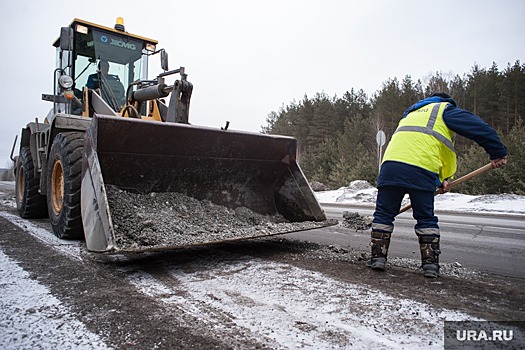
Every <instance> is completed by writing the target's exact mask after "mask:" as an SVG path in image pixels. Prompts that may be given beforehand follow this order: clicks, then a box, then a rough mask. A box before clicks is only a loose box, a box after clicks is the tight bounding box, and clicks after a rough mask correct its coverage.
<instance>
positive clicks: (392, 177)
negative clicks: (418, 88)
mask: <svg viewBox="0 0 525 350" xmlns="http://www.w3.org/2000/svg"><path fill="white" fill-rule="evenodd" d="M454 134H459V135H461V136H464V137H466V138H469V139H471V140H474V141H475V142H476V143H477V144H478V145H480V146H481V147H483V148H484V149H485V151H486V152H487V153H488V155H489V157H490V160H491V165H492V167H493V168H500V167H502V166H504V165H505V164H506V163H507V148H506V147H505V146H504V145H503V143H502V142H501V140H500V138H499V136H498V134H497V132H496V131H495V130H494V129H493V128H491V127H490V126H489V125H488V124H486V123H485V122H484V121H483V120H482V119H481V118H480V117H478V116H476V115H475V114H473V113H471V112H469V111H466V110H463V109H461V108H458V106H457V103H456V101H454V100H453V99H452V98H451V97H450V96H449V95H447V94H445V93H442V92H437V93H434V94H432V95H431V96H430V97H428V98H426V99H423V100H421V101H419V102H417V103H415V104H414V105H412V106H410V107H409V108H408V109H407V110H406V111H405V112H404V113H403V117H402V118H401V121H400V122H399V125H398V127H397V129H396V131H395V132H394V134H393V135H392V138H391V140H390V142H389V144H388V146H387V149H386V150H385V154H384V157H383V163H382V165H381V169H380V172H379V176H378V180H377V188H378V193H377V200H376V208H375V212H374V217H373V221H372V232H371V247H372V256H371V258H370V259H369V260H368V261H367V266H369V267H371V268H372V269H374V270H380V271H381V270H384V269H385V265H386V261H387V256H388V247H389V245H390V237H391V235H392V232H393V231H394V220H395V217H396V216H397V214H399V211H400V208H401V202H402V200H403V198H404V196H405V194H408V195H409V197H410V202H411V204H412V210H413V216H414V219H416V221H417V222H416V225H415V231H416V235H417V236H418V239H419V246H420V251H421V261H422V265H421V267H422V269H423V275H424V276H425V277H429V278H434V277H438V276H439V254H440V252H441V251H440V245H439V243H440V232H439V226H438V218H437V217H436V216H435V215H434V192H435V190H436V187H441V189H442V190H443V191H444V192H447V191H448V190H449V189H448V180H449V179H451V178H452V176H453V175H454V173H455V172H456V153H455V151H454V142H453V137H454Z"/></svg>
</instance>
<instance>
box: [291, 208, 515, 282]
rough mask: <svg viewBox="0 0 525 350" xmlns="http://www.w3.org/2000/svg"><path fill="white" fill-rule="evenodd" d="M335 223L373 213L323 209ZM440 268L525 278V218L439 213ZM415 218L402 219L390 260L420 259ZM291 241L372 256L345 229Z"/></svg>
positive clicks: (362, 237) (362, 236) (364, 241)
mask: <svg viewBox="0 0 525 350" xmlns="http://www.w3.org/2000/svg"><path fill="white" fill-rule="evenodd" d="M323 209H324V210H325V213H326V214H327V216H328V217H329V218H331V219H337V220H343V212H344V211H350V212H358V213H359V214H361V215H372V213H373V209H372V208H364V207H356V206H346V205H339V204H337V205H331V204H324V205H323ZM436 214H437V215H438V217H439V225H440V229H441V250H442V254H441V256H440V259H441V261H442V262H450V263H459V264H461V266H463V267H466V268H472V269H476V270H481V271H486V272H489V273H493V274H497V275H502V276H509V277H518V278H525V218H523V217H518V216H497V215H479V214H464V213H461V214H458V213H440V212H436ZM411 215H412V214H411V212H406V213H403V214H401V215H399V216H398V218H397V219H396V222H395V229H394V234H393V235H392V242H391V246H390V251H389V256H390V257H407V258H416V259H419V245H418V242H417V238H416V235H415V233H414V228H413V227H414V224H415V220H414V219H413V218H412V216H411ZM287 236H288V237H293V238H297V239H304V240H309V241H315V242H317V243H322V244H336V245H340V246H344V247H350V248H352V249H356V250H364V251H368V250H369V246H368V245H369V243H370V235H369V232H365V231H356V230H352V229H347V228H343V227H341V226H335V227H329V228H325V229H320V230H312V231H305V232H296V233H292V234H288V235H287Z"/></svg>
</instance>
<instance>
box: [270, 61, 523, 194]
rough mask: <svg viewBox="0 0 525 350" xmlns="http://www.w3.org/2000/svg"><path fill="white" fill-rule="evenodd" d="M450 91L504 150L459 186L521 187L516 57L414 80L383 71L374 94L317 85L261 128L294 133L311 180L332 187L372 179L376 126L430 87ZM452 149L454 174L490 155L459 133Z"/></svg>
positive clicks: (386, 127)
mask: <svg viewBox="0 0 525 350" xmlns="http://www.w3.org/2000/svg"><path fill="white" fill-rule="evenodd" d="M436 91H441V92H445V93H448V94H449V95H450V96H452V97H453V98H454V100H455V101H456V102H457V103H458V106H459V107H460V108H463V109H466V110H469V111H471V112H473V113H474V114H476V115H478V116H480V117H481V118H482V119H483V120H484V121H485V122H486V123H487V124H489V125H490V126H492V127H493V128H494V129H496V130H497V131H498V133H499V135H500V137H501V139H502V141H503V143H504V144H505V145H506V147H507V149H508V150H509V161H508V164H507V166H506V167H504V168H503V169H497V170H494V171H490V172H488V173H485V174H483V175H481V176H478V177H476V178H473V179H472V180H469V181H467V182H465V183H463V184H462V185H461V187H460V189H459V190H460V191H461V192H462V193H466V194H489V193H494V194H497V193H515V194H521V195H525V176H524V175H523V171H524V170H525V122H524V121H523V116H524V113H525V64H522V63H521V62H520V61H519V60H518V61H516V62H515V63H514V64H510V63H509V64H507V67H505V68H504V69H502V70H500V69H499V68H498V67H497V65H496V64H495V63H493V65H492V67H490V68H488V69H487V68H482V67H480V66H479V65H477V64H474V66H473V67H472V68H471V70H470V72H469V73H466V74H463V76H460V75H455V76H451V77H447V76H444V75H443V74H442V73H440V72H436V73H434V74H433V75H431V76H429V77H428V78H427V79H425V83H423V82H422V81H421V79H419V80H417V81H414V80H413V79H412V78H411V77H410V75H407V76H405V77H404V78H403V80H401V81H400V80H398V79H397V78H389V79H388V80H386V81H385V82H384V83H383V84H382V86H381V88H380V89H379V90H378V91H376V92H375V93H374V94H373V95H372V96H370V97H369V96H367V95H366V94H365V92H364V91H363V90H362V89H360V90H356V89H354V88H352V89H351V90H350V91H347V92H345V93H344V94H343V95H342V96H341V97H338V96H333V97H330V96H327V95H326V94H325V93H323V92H319V93H316V94H315V96H313V97H308V96H306V95H305V96H304V97H303V99H302V100H300V101H292V102H291V103H289V104H288V105H283V106H282V107H281V108H280V109H279V110H278V111H277V112H276V111H272V112H270V113H269V114H268V117H267V119H266V122H267V125H266V126H263V127H262V132H263V133H267V134H280V135H288V136H293V137H295V138H297V140H298V145H299V149H298V161H299V163H300V165H301V168H302V169H303V171H304V173H305V175H306V177H307V178H308V179H309V180H310V181H314V180H315V181H319V182H321V183H323V184H325V185H328V186H329V187H331V188H338V187H341V186H347V185H348V184H349V182H351V181H353V180H366V181H368V182H370V183H371V184H374V185H375V183H376V179H377V174H378V169H379V159H380V154H379V147H378V144H377V142H376V134H377V132H378V131H379V130H382V131H384V132H385V134H386V141H387V143H386V144H385V145H384V146H383V148H382V150H383V151H384V149H385V148H386V146H387V144H388V141H389V139H390V137H391V135H392V133H393V132H394V131H395V129H396V127H397V124H398V122H399V120H400V119H401V116H402V114H403V112H404V111H405V109H406V108H408V107H409V106H411V105H412V104H414V103H415V102H417V101H419V100H421V99H423V98H425V97H428V96H429V95H430V94H431V93H432V92H436ZM455 148H456V152H457V155H458V172H457V173H456V178H457V177H460V176H462V175H464V174H467V173H469V172H471V171H473V170H475V169H477V168H480V167H481V166H483V165H485V164H487V163H488V162H489V158H488V155H487V154H486V153H485V151H484V150H483V149H482V148H481V147H479V146H478V145H477V144H475V143H474V142H473V141H471V140H468V139H466V138H464V137H461V136H456V138H455Z"/></svg>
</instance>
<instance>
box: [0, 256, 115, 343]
mask: <svg viewBox="0 0 525 350" xmlns="http://www.w3.org/2000/svg"><path fill="white" fill-rule="evenodd" d="M0 310H2V312H0V348H1V349H5V350H10V349H13V350H14V349H75V350H76V349H79V350H82V349H86V350H92V349H93V350H102V349H108V347H107V346H106V344H105V343H104V342H103V341H102V340H101V339H100V338H99V336H98V335H96V334H94V333H91V332H90V331H88V330H87V329H86V327H85V325H84V324H83V323H82V322H80V321H78V320H77V319H76V318H75V317H74V316H73V314H72V313H71V312H70V310H69V309H68V308H67V307H66V306H64V305H63V304H62V303H61V302H60V300H58V299H57V298H55V297H54V296H53V295H52V294H51V292H50V291H49V289H47V287H45V286H43V285H41V284H40V283H38V282H37V281H35V280H33V279H31V277H30V276H29V273H27V272H26V271H25V270H23V269H22V268H21V267H19V266H18V265H17V264H16V262H15V261H13V260H12V259H10V258H9V257H8V256H6V255H5V254H4V253H3V252H2V251H1V250H0Z"/></svg>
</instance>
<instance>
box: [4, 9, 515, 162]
mask: <svg viewBox="0 0 525 350" xmlns="http://www.w3.org/2000/svg"><path fill="white" fill-rule="evenodd" d="M0 13H1V14H2V20H1V21H0V32H1V33H2V35H1V36H0V40H1V46H2V48H3V55H2V56H3V57H2V65H1V66H0V70H1V71H0V73H1V77H2V84H0V99H1V101H2V106H3V108H2V111H3V113H2V114H3V115H2V117H1V118H2V127H0V167H5V166H6V165H8V163H9V162H8V158H9V153H10V152H11V147H12V144H13V140H14V137H15V135H16V134H19V133H20V129H21V128H22V127H24V126H25V125H26V124H27V123H28V122H30V121H34V119H35V117H38V118H39V120H43V119H44V117H45V116H46V115H47V112H48V111H49V109H50V108H51V107H52V105H51V103H49V102H44V101H42V100H41V94H42V93H52V91H53V86H52V85H53V69H54V64H55V61H54V60H55V49H54V47H52V43H53V42H54V41H55V39H56V38H57V37H58V35H59V31H60V27H62V26H67V25H69V24H70V23H71V21H72V20H73V18H81V19H84V20H87V21H90V22H95V23H99V24H101V25H105V26H108V27H113V25H114V23H115V19H116V17H119V16H120V17H123V18H124V21H125V23H124V24H125V27H126V31H128V32H130V33H133V34H138V35H141V36H145V37H149V38H152V39H157V40H158V41H159V45H158V46H157V48H161V47H162V48H165V49H166V51H168V53H169V58H170V68H172V69H174V68H177V67H179V66H184V67H186V72H187V73H188V80H189V81H191V82H192V83H193V85H194V89H193V96H192V100H191V108H190V122H191V123H192V124H195V125H204V126H211V127H220V126H223V125H224V124H225V122H226V121H227V120H228V121H230V123H231V124H230V129H236V130H245V131H253V132H259V131H260V130H261V126H264V125H266V117H267V115H268V114H269V113H270V112H271V111H278V110H279V108H280V107H281V106H282V105H283V104H284V105H288V104H290V103H291V102H292V101H294V100H296V101H299V100H301V99H302V98H303V96H304V95H305V94H306V95H308V96H313V95H314V94H315V93H317V92H325V93H327V94H328V95H330V96H334V95H338V96H341V95H342V94H343V93H344V92H345V91H349V90H350V89H351V88H354V89H356V90H359V89H363V90H364V91H365V92H366V93H367V94H368V95H369V96H370V95H372V94H373V93H374V92H375V91H377V90H379V89H380V88H381V84H382V83H383V82H385V81H386V80H387V79H389V78H394V77H397V78H398V79H400V80H401V79H403V77H405V76H406V75H410V76H411V77H412V79H413V80H417V79H422V81H423V83H424V82H425V78H428V77H429V76H430V75H431V74H432V73H434V72H441V73H442V74H443V75H445V76H446V77H449V76H450V77H452V76H454V75H456V74H460V75H463V74H464V73H468V72H469V71H470V69H471V68H472V66H473V65H474V63H477V64H479V65H480V66H481V67H483V68H489V67H490V66H491V65H492V62H496V64H497V65H498V67H499V68H500V70H502V69H504V68H505V67H506V66H507V64H508V63H511V64H513V63H514V62H515V61H516V60H520V61H521V62H522V63H523V62H525V45H524V37H525V21H524V20H523V18H524V15H525V1H523V0H500V1H486V0H476V1H474V0H472V1H453V0H442V1H438V2H430V1H422V0H419V1H418V0H397V1H387V0H384V1H379V0H360V1H355V0H347V1H343V0H339V1H336V0H324V1H311V0H301V1H300V0H297V1H291V0H279V1H274V0H266V1H243V0H228V1H212V0H206V1H197V0H195V1H168V0H164V1H157V0H149V1H135V0H128V1H108V0H105V1H100V0H90V1H56V0H45V1H40V0H39V1H37V0H25V1H9V0H0ZM158 59H159V58H158V56H154V58H153V61H155V63H157V61H158ZM151 68H152V67H150V77H154V76H155V75H156V74H157V73H159V71H157V70H155V69H151ZM189 147H191V145H189ZM16 152H18V145H17V148H16Z"/></svg>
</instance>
